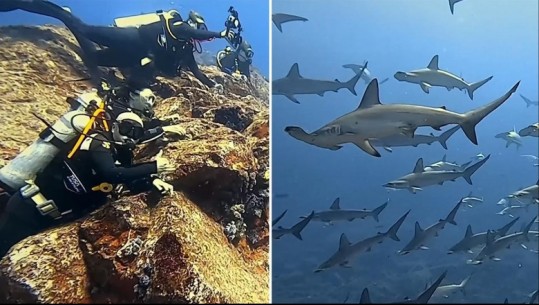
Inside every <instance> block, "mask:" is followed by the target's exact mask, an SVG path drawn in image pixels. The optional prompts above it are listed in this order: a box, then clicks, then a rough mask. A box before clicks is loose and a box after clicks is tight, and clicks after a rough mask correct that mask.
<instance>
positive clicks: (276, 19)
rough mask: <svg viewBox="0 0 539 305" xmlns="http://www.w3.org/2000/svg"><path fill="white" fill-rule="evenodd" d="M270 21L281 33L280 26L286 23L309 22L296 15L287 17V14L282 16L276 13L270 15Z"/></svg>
mask: <svg viewBox="0 0 539 305" xmlns="http://www.w3.org/2000/svg"><path fill="white" fill-rule="evenodd" d="M271 21H273V24H275V26H276V27H277V29H278V30H279V32H281V33H282V32H283V29H282V25H283V23H286V22H291V21H309V19H307V18H303V17H300V16H296V15H289V14H282V13H276V14H272V15H271Z"/></svg>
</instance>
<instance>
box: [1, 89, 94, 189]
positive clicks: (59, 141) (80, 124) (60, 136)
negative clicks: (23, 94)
mask: <svg viewBox="0 0 539 305" xmlns="http://www.w3.org/2000/svg"><path fill="white" fill-rule="evenodd" d="M73 100H74V101H76V102H78V103H79V105H71V110H70V111H68V112H67V113H65V114H64V115H62V116H61V117H60V118H59V119H58V120H57V121H56V122H55V123H54V124H52V128H46V129H44V130H43V131H42V132H41V133H40V134H39V137H38V138H37V140H35V141H34V142H33V143H32V144H30V146H28V147H27V148H26V149H24V150H23V151H22V152H21V153H20V154H19V155H17V156H16V157H15V158H14V159H13V160H11V161H10V162H9V163H8V164H7V165H6V166H4V167H2V168H0V181H2V182H3V183H4V184H6V185H7V186H9V187H11V188H12V189H14V190H19V189H20V188H21V187H24V186H25V185H26V182H25V181H26V180H34V179H35V177H36V175H37V174H38V173H39V172H41V171H43V170H44V169H45V167H47V165H49V163H50V162H51V161H52V160H53V159H54V157H56V155H57V154H58V153H59V152H60V151H62V150H63V149H65V148H66V147H65V145H66V144H67V143H68V142H70V141H71V140H73V139H75V137H76V136H77V135H78V134H79V133H80V132H81V131H82V130H83V129H85V128H86V127H88V125H91V124H90V123H91V122H92V118H90V116H89V115H88V114H87V112H86V107H87V106H88V105H90V103H91V102H92V101H95V102H97V103H103V101H102V100H101V98H100V97H99V96H98V94H97V92H96V91H90V92H84V93H82V94H80V95H79V96H78V98H77V99H73Z"/></svg>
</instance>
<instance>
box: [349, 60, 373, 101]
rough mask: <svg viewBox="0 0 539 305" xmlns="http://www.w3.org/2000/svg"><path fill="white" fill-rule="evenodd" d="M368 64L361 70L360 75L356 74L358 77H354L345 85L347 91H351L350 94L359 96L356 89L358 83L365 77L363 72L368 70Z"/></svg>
mask: <svg viewBox="0 0 539 305" xmlns="http://www.w3.org/2000/svg"><path fill="white" fill-rule="evenodd" d="M367 63H368V62H365V65H363V68H361V71H359V73H358V74H356V76H354V77H352V78H351V79H350V80H349V81H347V82H346V83H344V85H345V87H346V89H348V90H350V92H352V94H353V95H357V92H356V88H355V87H356V84H357V82H358V81H359V79H360V78H361V76H362V75H363V72H364V71H365V69H366V68H367Z"/></svg>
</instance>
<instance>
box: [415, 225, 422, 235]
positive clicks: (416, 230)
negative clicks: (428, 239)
mask: <svg viewBox="0 0 539 305" xmlns="http://www.w3.org/2000/svg"><path fill="white" fill-rule="evenodd" d="M421 232H423V229H421V226H420V225H419V221H416V222H415V235H416V236H417V235H418V234H421Z"/></svg>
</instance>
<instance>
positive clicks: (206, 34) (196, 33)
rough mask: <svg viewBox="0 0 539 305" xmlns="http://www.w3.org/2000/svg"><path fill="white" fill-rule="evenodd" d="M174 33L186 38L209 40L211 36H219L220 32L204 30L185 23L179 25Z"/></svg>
mask: <svg viewBox="0 0 539 305" xmlns="http://www.w3.org/2000/svg"><path fill="white" fill-rule="evenodd" d="M174 32H175V33H174V34H175V35H177V36H180V37H186V38H193V39H196V40H209V39H212V38H221V37H222V36H221V33H219V32H211V31H206V30H198V29H194V28H192V27H191V26H189V25H188V24H187V23H182V24H181V25H179V26H178V27H177V28H176V29H175V31H174Z"/></svg>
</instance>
